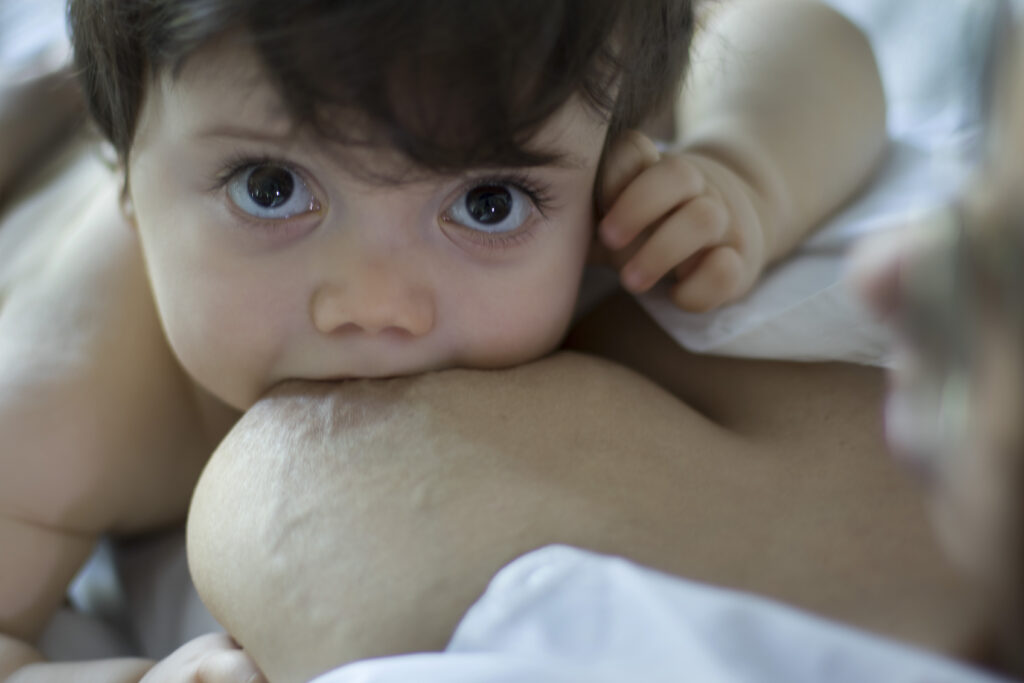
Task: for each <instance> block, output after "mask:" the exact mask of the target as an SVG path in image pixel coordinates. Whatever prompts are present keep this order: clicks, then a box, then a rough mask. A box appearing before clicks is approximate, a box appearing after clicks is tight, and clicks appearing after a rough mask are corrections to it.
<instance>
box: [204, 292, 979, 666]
mask: <svg viewBox="0 0 1024 683" xmlns="http://www.w3.org/2000/svg"><path fill="white" fill-rule="evenodd" d="M616 305H621V304H616ZM609 313H610V314H611V315H613V318H612V320H615V321H617V324H628V325H630V326H631V329H632V330H633V332H632V342H633V345H634V346H633V348H638V347H640V348H646V349H647V353H646V355H643V356H642V357H643V359H644V362H643V363H642V364H641V369H642V370H648V371H652V372H654V371H657V372H659V374H661V375H662V376H664V377H667V378H668V383H669V384H670V385H672V384H674V382H675V380H674V379H673V377H674V375H673V373H676V372H678V373H679V374H683V373H687V374H689V375H690V376H689V377H688V378H687V379H689V380H692V382H691V383H688V385H689V386H692V387H694V388H692V389H691V390H690V392H691V393H690V394H688V395H687V398H688V399H690V400H692V401H693V402H694V403H695V404H696V405H703V406H706V407H707V409H708V411H709V412H711V413H713V414H716V415H717V416H718V417H719V418H720V419H719V420H717V421H712V420H709V419H708V418H707V417H705V416H704V415H702V414H701V413H699V412H697V411H695V410H694V409H692V408H690V407H689V406H687V405H686V404H684V403H682V402H680V401H679V400H678V399H677V398H676V397H675V396H673V395H672V394H671V393H669V392H667V391H665V390H663V389H661V388H659V387H657V386H655V385H654V384H653V383H651V382H649V381H647V380H646V379H644V378H643V377H641V376H640V375H638V374H636V373H634V372H632V371H629V370H626V369H624V368H622V367H620V366H618V365H614V364H611V363H608V362H606V361H602V360H598V359H596V358H593V357H588V356H584V355H579V354H573V353H563V354H559V355H556V356H554V357H551V358H548V359H546V360H543V361H540V362H537V363H533V364H530V365H527V366H523V367H520V368H515V369H512V370H503V371H494V372H482V371H465V370H455V371H450V372H442V373H435V374H430V375H425V376H420V377H413V378H405V379H395V380H387V381H359V382H347V383H344V384H341V385H310V384H304V385H293V386H285V387H281V388H280V389H279V390H278V391H276V392H274V393H273V395H271V396H269V397H267V398H266V399H265V400H263V401H262V402H261V403H259V404H258V405H257V406H255V407H254V408H253V409H252V410H251V411H250V412H249V413H248V415H246V416H245V417H244V418H243V419H242V421H241V422H240V423H239V424H238V426H237V427H236V428H235V430H234V431H233V432H232V433H231V435H230V436H229V437H228V439H227V440H226V441H225V442H224V444H223V445H222V447H221V448H220V449H219V450H218V452H217V453H216V454H215V455H214V457H213V459H212V460H211V462H210V464H209V466H208V468H207V471H206V472H205V474H204V476H203V479H202V481H201V483H200V486H199V488H198V490H197V491H196V495H195V498H194V502H193V508H192V514H191V518H190V525H189V553H190V563H191V567H192V570H193V572H194V574H195V581H196V585H197V588H198V589H199V591H200V594H201V595H202V596H203V598H204V600H206V601H207V603H208V605H209V607H210V608H211V610H212V611H213V613H214V614H215V616H217V617H218V618H219V619H220V620H221V621H222V623H223V624H224V625H225V626H226V627H227V628H228V629H229V630H230V631H231V632H232V634H233V635H234V636H235V637H236V638H237V639H238V640H239V641H240V642H241V643H242V644H243V645H244V646H245V647H246V648H247V649H248V650H249V651H250V652H251V653H252V654H253V656H254V657H255V659H256V660H257V661H258V663H259V664H260V665H261V667H263V668H264V670H265V671H266V672H267V674H268V675H269V676H270V678H271V680H274V681H289V680H303V679H305V678H306V677H308V676H311V675H314V674H316V673H318V672H320V671H323V670H325V669H329V668H332V667H334V666H337V665H339V664H341V663H344V662H346V661H349V660H353V659H358V658H365V657H370V656H375V655H385V654H394V653H401V652H408V651H417V650H432V649H441V648H443V646H444V644H445V642H446V641H447V639H448V638H449V636H450V635H451V633H452V630H453V629H454V627H455V625H456V624H457V622H458V620H459V619H460V618H461V616H462V615H463V613H464V612H465V611H466V609H467V608H468V607H469V605H470V604H471V603H472V602H473V601H474V600H475V599H476V598H477V597H478V596H479V595H480V593H481V592H482V591H483V590H484V588H485V586H486V584H487V582H488V580H489V579H490V578H491V576H492V575H493V574H494V573H495V572H496V571H497V570H498V569H499V568H500V567H501V566H503V565H504V564H505V563H507V562H508V561H510V560H511V559H513V558H514V557H516V556H518V555H520V554H522V553H523V552H526V551H528V550H530V549H533V548H536V547H539V546H542V545H544V544H547V543H553V542H561V543H569V544H573V545H577V546H581V547H585V548H591V549H594V550H598V551H603V552H608V553H615V554H619V555H624V556H626V557H629V558H632V559H634V560H636V561H638V562H641V563H644V564H647V565H650V566H653V567H657V568H659V569H663V570H666V571H669V572H673V573H676V574H680V575H683V576H687V577H690V578H694V579H698V580H705V581H709V582H713V583H717V584H722V585H727V586H733V587H738V588H742V589H748V590H752V591H755V592H759V593H763V594H767V595H770V596H774V597H778V598H781V599H783V600H787V601H790V602H792V603H795V604H797V605H800V606H803V607H806V608H808V609H811V610H814V611H817V612H819V613H822V614H825V615H828V616H832V617H836V618H838V619H841V620H845V621H848V622H851V623H854V624H857V625H860V626H864V627H867V628H871V629H875V630H877V631H880V632H883V633H887V634H890V635H895V636H899V637H903V638H907V639H910V640H916V641H917V642H920V643H922V644H926V645H931V646H934V647H949V646H950V645H951V644H952V643H953V642H955V641H957V640H958V639H959V638H961V637H962V636H963V634H964V631H965V630H966V629H967V627H968V625H969V621H970V620H969V619H966V618H965V615H966V614H967V610H968V606H967V604H966V603H965V602H964V601H963V600H962V599H961V598H960V597H959V596H960V595H961V594H960V592H959V591H958V590H957V588H958V586H957V584H955V583H954V580H953V578H952V577H951V575H950V573H949V572H948V571H947V570H946V568H945V565H944V563H943V562H942V561H941V559H940V557H939V555H938V554H937V552H936V550H935V548H934V547H933V545H932V542H931V539H930V537H929V535H928V531H927V527H926V525H925V522H924V520H923V515H922V513H921V510H920V509H919V505H918V502H917V500H916V498H915V496H914V492H913V490H912V487H910V486H908V485H906V482H904V481H903V479H902V478H901V477H900V476H899V473H898V472H896V471H894V467H893V466H892V465H891V464H890V462H889V461H888V459H887V457H886V456H885V454H884V452H883V448H882V443H881V439H880V437H879V434H878V431H879V430H878V427H877V419H876V412H877V408H876V406H877V402H878V398H879V394H880V386H879V384H880V382H879V378H878V377H877V376H876V375H875V373H873V372H869V371H862V372H861V371H857V370H856V369H850V368H844V367H840V366H835V367H828V366H819V367H817V368H815V367H812V366H805V367H803V368H797V367H794V366H778V365H774V364H767V363H738V365H737V364H736V363H737V362H735V361H724V360H712V359H707V360H706V361H704V360H702V361H700V362H699V363H698V362H696V361H694V360H693V359H691V358H689V357H688V356H685V355H683V354H681V352H680V351H679V350H678V347H675V346H674V343H673V342H671V341H670V340H666V339H663V338H662V336H660V335H661V333H660V331H658V330H656V329H655V328H654V327H653V325H651V324H650V323H649V321H646V319H644V318H643V317H642V314H640V313H638V312H636V311H635V310H634V311H630V310H629V308H628V307H627V308H625V309H623V310H614V309H611V310H610V311H609ZM634 315H635V316H640V317H636V318H635V319H633V318H631V317H630V316H634ZM624 316H625V317H624ZM587 326H588V330H587V337H588V338H589V339H594V340H597V341H598V342H600V341H601V340H602V339H604V338H605V337H603V336H602V327H603V321H602V318H601V316H600V315H599V316H598V317H597V318H595V319H593V320H591V321H590V322H589V323H587ZM607 338H608V339H614V338H615V335H609V336H608V337H607ZM666 343H667V344H669V346H664V344H666ZM604 350H605V351H613V350H614V349H612V348H611V347H610V346H608V347H605V348H604ZM659 356H660V358H661V360H662V361H665V362H663V363H661V364H660V365H659V364H658V363H657V362H656V361H657V360H658V357H659ZM730 363H734V364H733V365H730ZM730 368H732V369H731V370H730ZM737 368H739V369H737ZM675 379H680V380H681V379H682V378H681V377H675ZM681 385H682V382H681V381H680V386H681ZM730 406H736V407H735V408H730ZM769 433H772V434H774V436H772V437H771V438H769V437H767V436H766V435H767V434H769Z"/></svg>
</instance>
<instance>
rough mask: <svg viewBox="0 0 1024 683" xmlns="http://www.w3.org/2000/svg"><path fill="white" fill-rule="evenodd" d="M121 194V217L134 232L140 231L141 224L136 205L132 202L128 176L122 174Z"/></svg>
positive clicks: (119, 198) (119, 199)
mask: <svg viewBox="0 0 1024 683" xmlns="http://www.w3.org/2000/svg"><path fill="white" fill-rule="evenodd" d="M121 178H122V179H123V180H122V181H121V192H120V194H119V195H118V204H119V205H120V207H121V215H122V216H124V219H125V220H126V221H127V222H128V225H129V226H131V229H132V230H135V231H138V229H139V224H138V221H137V220H136V217H135V204H134V203H133V202H132V193H131V190H130V189H129V187H128V176H127V175H126V174H124V173H122V174H121Z"/></svg>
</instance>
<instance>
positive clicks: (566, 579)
mask: <svg viewBox="0 0 1024 683" xmlns="http://www.w3.org/2000/svg"><path fill="white" fill-rule="evenodd" d="M314 680H315V683H392V682H396V683H397V682H398V681H403V682H404V681H416V682H417V683H459V682H461V681H466V682H467V683H468V682H469V681H474V682H477V683H484V682H487V683H498V682H501V683H504V682H506V681H507V682H509V683H511V682H512V681H517V682H519V681H531V682H532V683H556V682H557V683H563V682H568V681H574V682H579V681H593V682H601V681H620V682H621V681H645V682H648V683H658V682H660V681H664V682H665V683H669V682H670V681H671V682H673V683H678V682H679V681H700V683H719V682H721V683H726V682H728V683H781V682H785V683H822V682H823V681H828V682H829V683H865V682H868V681H870V682H871V683H895V682H897V681H899V682H900V683H934V682H936V681H943V682H944V683H985V682H991V681H994V680H996V679H994V678H991V677H989V676H987V675H985V674H983V673H981V672H978V671H974V670H971V669H967V668H965V667H963V666H961V665H959V664H957V663H955V662H952V661H950V660H945V659H942V658H939V657H935V656H932V655H930V654H927V653H924V652H920V651H916V650H912V649H910V648H907V647H902V646H899V645H896V644H894V643H891V642H888V641H885V640H883V639H880V638H876V637H873V636H869V635H867V634H864V633H861V632H858V631H855V630H852V629H849V628H844V627H841V626H838V625H836V624H834V623H830V622H827V621H824V620H822V619H819V618H816V617H812V616H810V615H808V614H805V613H802V612H799V611H797V610H794V609H791V608H789V607H785V606H783V605H781V604H778V603H774V602H771V601H769V600H765V599H761V598H755V597H753V596H751V595H747V594H743V593H737V592H733V591H728V590H723V589H719V588H712V587H710V586H706V585H703V584H698V583H694V582H690V581H685V580H682V579H679V578H676V577H673V576H669V575H666V574H661V573H658V572H655V571H652V570H650V569H645V568H643V567H640V566H638V565H636V564H633V563H631V562H628V561H626V560H623V559H621V558H615V557H608V556H604V555H598V554H595V553H590V552H586V551H583V550H579V549H576V548H570V547H567V546H548V547H546V548H542V549H540V550H536V551H534V552H532V553H529V554H527V555H524V556H522V557H520V558H519V559H517V560H515V561H514V562H512V563H511V564H509V565H508V566H507V567H505V568H504V569H502V570H501V571H500V572H499V573H498V574H497V576H495V578H494V580H493V581H492V582H491V584H490V586H489V587H488V589H487V591H486V592H485V594H484V595H483V597H482V598H481V599H480V600H479V601H477V603H476V604H474V605H473V607H471V608H470V610H469V612H467V614H466V616H465V617H464V618H463V620H462V622H461V623H460V624H459V626H458V629H457V630H456V632H455V635H454V637H453V638H452V640H451V642H450V643H449V645H448V648H447V650H446V651H445V652H444V653H441V654H413V655H405V656H399V657H387V658H381V659H375V660H366V661H362V662H356V663H354V664H350V665H348V666H344V667H341V668H339V669H336V670H334V671H332V672H329V673H327V674H325V675H323V676H320V677H318V678H316V679H314Z"/></svg>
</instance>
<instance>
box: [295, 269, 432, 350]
mask: <svg viewBox="0 0 1024 683" xmlns="http://www.w3.org/2000/svg"><path fill="white" fill-rule="evenodd" d="M392 270H394V269H393V268H388V267H387V266H383V265H381V266H376V267H360V268H359V269H358V272H350V273H348V274H346V276H345V277H342V278H338V279H337V280H336V281H334V282H331V283H324V284H323V285H322V286H321V287H320V288H318V289H317V290H316V292H315V293H314V295H313V300H312V302H311V316H312V319H313V325H314V326H315V327H316V329H317V330H318V331H319V332H321V333H323V334H341V333H345V332H364V333H367V334H380V333H381V332H385V331H393V332H399V333H404V334H408V335H411V336H413V337H422V336H424V335H426V334H427V333H429V332H430V331H431V330H432V329H433V328H434V315H435V306H434V300H433V296H432V295H431V293H430V292H429V290H427V289H426V288H424V287H422V286H417V285H415V284H414V283H412V282H410V281H409V280H408V279H407V278H405V277H403V276H402V274H401V273H395V272H392Z"/></svg>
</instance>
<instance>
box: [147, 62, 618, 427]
mask: <svg viewBox="0 0 1024 683" xmlns="http://www.w3.org/2000/svg"><path fill="white" fill-rule="evenodd" d="M256 64H257V60H256V58H255V57H253V56H251V55H250V54H248V53H246V52H245V51H243V50H241V49H237V48H231V47H229V46H227V45H220V46H217V47H215V48H211V49H209V50H207V51H205V52H204V53H202V55H201V56H200V58H197V59H194V60H192V61H191V62H189V63H188V65H186V68H185V70H184V71H183V72H182V73H181V74H179V75H178V76H177V77H176V78H174V79H171V78H170V77H168V76H165V77H163V78H162V79H160V80H158V81H157V83H156V84H155V85H154V86H153V87H152V88H151V89H150V92H149V94H148V95H147V98H146V102H145V104H144V107H143V111H142V115H141V118H140V121H139V128H138V131H137V134H136V138H135V142H134V145H133V148H132V153H131V156H130V159H129V162H130V163H129V168H130V177H129V187H130V190H131V201H132V207H133V210H134V215H135V218H136V223H137V226H138V232H139V237H140V242H141V246H142V250H143V253H144V256H145V260H146V264H147V268H148V273H149V278H150V282H151V285H152V289H153V295H154V297H155V299H156V303H157V307H158V310H159V314H160V317H161V320H162V322H163V325H164V329H165V331H166V334H167V336H168V339H169V341H170V344H171V346H172V348H173V350H174V352H175V354H176V355H177V357H178V359H179V361H180V362H181V363H182V365H183V366H184V367H185V369H186V370H187V371H188V372H189V374H190V375H192V377H193V378H194V379H195V380H196V381H197V382H199V383H200V384H201V385H203V386H204V387H205V388H207V389H208V390H209V391H211V392H212V393H214V394H215V395H217V396H218V397H220V398H221V399H223V400H225V401H226V402H228V403H229V404H231V405H233V406H235V407H237V408H246V407H248V406H249V405H251V404H252V403H253V402H254V401H255V400H256V399H257V398H258V397H259V396H260V395H261V394H262V393H264V392H265V391H266V390H267V389H268V388H269V387H271V386H272V385H274V384H276V383H278V382H280V381H282V380H286V379H293V378H303V379H338V378H347V377H383V376H391V375H399V374H406V373H413V372H420V371H424V370H431V369H438V368H446V367H452V366H469V367H496V366H505V365H511V364H516V363H519V362H523V361H526V360H529V359H532V358H535V357H537V356H540V355H543V354H544V353H546V352H548V351H549V350H551V349H552V348H553V347H554V346H555V345H556V344H557V343H558V341H559V339H560V338H561V336H562V335H563V333H564V332H565V329H566V327H567V325H568V323H569V320H570V318H571V314H572V310H573V306H574V302H575V298H576V293H577V287H578V283H579V278H580V274H581V271H582V268H583V265H584V260H585V258H586V253H587V249H588V246H589V243H590V239H591V230H592V226H593V216H592V208H591V204H592V200H591V197H592V191H593V184H594V177H595V174H596V170H597V165H598V161H599V157H600V152H601V149H602V144H603V141H604V137H605V134H606V132H607V130H606V126H605V125H604V124H603V123H602V122H601V121H599V120H598V119H597V117H595V116H594V115H593V114H591V113H590V112H589V111H588V110H587V109H586V108H585V107H584V105H582V104H581V103H579V102H576V101H570V103H569V104H567V105H566V106H565V107H564V108H563V109H562V110H561V111H560V112H558V113H557V114H556V115H555V116H554V117H553V118H552V120H551V121H549V122H548V123H547V124H546V125H545V126H544V128H543V129H542V130H541V131H540V132H539V133H538V135H537V136H536V137H535V139H534V141H533V142H534V144H533V145H531V146H532V147H535V148H536V149H539V150H544V151H554V152H558V153H561V154H563V157H561V158H562V159H564V160H565V161H562V162H558V163H556V164H555V165H551V166H545V167H537V168H529V169H518V170H509V169H501V168H489V169H479V170H475V171H471V172H467V173H464V174H462V175H459V176H458V177H438V176H431V177H425V176H423V175H422V174H421V175H420V176H419V177H416V178H414V179H413V180H412V181H410V182H408V183H402V184H398V185H388V184H375V183H372V182H366V181H364V180H360V179H359V177H357V176H356V175H353V174H351V173H349V172H347V171H346V163H347V162H351V160H352V159H358V161H359V163H360V164H361V165H362V166H363V167H365V168H368V169H370V170H371V171H378V170H379V171H383V172H391V171H394V170H400V169H401V168H402V167H401V164H402V163H403V162H402V160H401V159H399V158H398V157H397V155H396V154H393V153H389V152H388V151H387V150H376V151H374V150H352V149H344V150H342V149H339V148H338V147H337V146H336V145H332V144H330V143H325V142H324V141H322V140H316V139H312V138H309V137H305V136H303V135H298V136H296V135H293V134H291V132H290V130H289V125H288V121H287V120H286V119H285V118H284V116H283V114H282V107H281V105H280V101H279V100H278V98H277V96H276V94H275V92H274V90H273V89H272V87H271V86H270V84H269V83H268V82H267V81H266V79H265V78H264V77H263V76H262V74H261V73H260V72H259V70H258V69H257V68H256V66H255V65H256ZM342 152H343V153H342Z"/></svg>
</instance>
